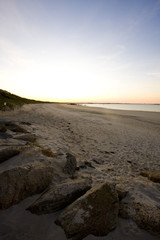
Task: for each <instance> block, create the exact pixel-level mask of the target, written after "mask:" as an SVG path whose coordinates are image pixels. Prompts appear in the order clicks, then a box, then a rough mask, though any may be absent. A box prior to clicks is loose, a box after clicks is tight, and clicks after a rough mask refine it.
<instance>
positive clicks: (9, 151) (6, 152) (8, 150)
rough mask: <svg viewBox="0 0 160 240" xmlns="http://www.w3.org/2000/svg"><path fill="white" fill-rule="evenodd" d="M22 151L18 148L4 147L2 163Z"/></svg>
mask: <svg viewBox="0 0 160 240" xmlns="http://www.w3.org/2000/svg"><path fill="white" fill-rule="evenodd" d="M19 153H20V150H18V149H16V148H4V149H1V150H0V163H2V162H4V161H6V160H8V159H10V158H11V157H14V156H16V155H17V154H19Z"/></svg>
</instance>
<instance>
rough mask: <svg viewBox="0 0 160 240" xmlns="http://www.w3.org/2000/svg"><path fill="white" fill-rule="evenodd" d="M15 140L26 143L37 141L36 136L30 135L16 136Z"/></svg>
mask: <svg viewBox="0 0 160 240" xmlns="http://www.w3.org/2000/svg"><path fill="white" fill-rule="evenodd" d="M15 139H18V140H23V141H26V142H34V141H35V140H36V136H35V135H34V134H30V133H28V134H23V135H19V136H16V137H15Z"/></svg>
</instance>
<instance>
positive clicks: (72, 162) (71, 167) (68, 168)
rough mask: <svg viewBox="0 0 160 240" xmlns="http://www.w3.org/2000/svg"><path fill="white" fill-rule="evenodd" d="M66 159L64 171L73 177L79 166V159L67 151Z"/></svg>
mask: <svg viewBox="0 0 160 240" xmlns="http://www.w3.org/2000/svg"><path fill="white" fill-rule="evenodd" d="M66 159H67V161H66V164H65V166H64V172H65V173H67V174H69V175H70V176H71V177H72V178H73V176H74V173H75V171H76V167H77V160H76V158H75V156H73V155H72V154H71V153H66Z"/></svg>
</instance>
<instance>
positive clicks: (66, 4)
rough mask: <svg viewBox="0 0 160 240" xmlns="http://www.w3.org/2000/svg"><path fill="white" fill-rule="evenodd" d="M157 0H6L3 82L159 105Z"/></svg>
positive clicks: (54, 96)
mask: <svg viewBox="0 0 160 240" xmlns="http://www.w3.org/2000/svg"><path fill="white" fill-rule="evenodd" d="M159 43H160V0H134V1H129V0H128V1H127V0H57V1H55V0H1V1H0V88H1V89H5V90H7V91H11V92H12V93H15V94H18V95H20V96H24V97H29V98H34V99H42V100H51V101H91V102H134V103H136V102H140V103H144V102H145V103H160V44H159Z"/></svg>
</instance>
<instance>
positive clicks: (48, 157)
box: [0, 106, 160, 240]
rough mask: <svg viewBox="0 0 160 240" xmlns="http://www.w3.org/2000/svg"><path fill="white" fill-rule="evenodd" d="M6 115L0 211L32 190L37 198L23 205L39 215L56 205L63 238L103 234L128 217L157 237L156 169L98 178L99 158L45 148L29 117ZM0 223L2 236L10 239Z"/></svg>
mask: <svg viewBox="0 0 160 240" xmlns="http://www.w3.org/2000/svg"><path fill="white" fill-rule="evenodd" d="M74 107H75V106H74ZM5 117H6V116H5V115H4V117H3V119H0V140H1V143H0V209H1V211H2V212H3V213H4V212H5V211H7V209H10V208H12V207H14V205H16V204H18V203H20V202H21V201H23V200H24V199H26V198H28V197H31V196H34V195H35V196H37V198H36V199H34V201H33V202H32V203H31V204H30V205H29V206H27V207H26V208H25V209H24V211H26V210H27V211H29V212H31V213H30V214H36V215H38V216H39V215H44V214H52V213H54V212H56V213H57V211H60V213H59V214H58V215H57V217H56V219H55V223H56V224H58V225H59V226H61V227H62V228H63V229H64V232H65V234H66V238H72V239H77V240H80V239H85V238H86V237H87V236H88V235H90V234H93V235H94V236H106V238H105V239H106V240H107V234H108V233H110V232H111V231H113V230H114V229H115V228H116V227H117V223H118V221H119V218H124V219H130V220H132V221H133V222H135V223H136V224H137V226H138V227H140V228H142V229H144V230H146V231H148V232H149V233H151V234H153V235H155V236H156V237H154V236H153V239H158V238H159V237H160V170H159V169H154V170H153V169H147V170H146V169H141V170H140V171H139V174H137V176H134V177H131V178H128V177H127V178H125V176H124V177H121V178H117V179H112V178H111V179H110V180H108V179H101V180H100V181H99V180H97V181H96V180H95V178H94V171H95V172H96V170H97V169H96V165H94V164H98V165H99V164H100V162H99V161H98V160H96V159H95V161H93V162H91V161H89V160H86V159H83V158H82V156H79V155H78V154H77V152H76V153H74V152H68V151H65V150H64V151H63V152H62V151H55V150H53V149H51V148H46V147H44V146H43V145H41V143H40V141H39V136H37V135H36V134H35V133H34V134H33V133H32V132H31V131H30V129H31V127H32V124H33V123H32V121H30V122H29V121H15V120H12V121H9V120H5ZM6 119H7V118H6ZM111 152H112V153H111V154H114V151H111ZM108 153H109V151H107V154H108ZM37 194H38V195H37ZM2 225H3V224H2ZM17 227H18V226H17ZM1 229H2V226H0V236H1V237H2V238H1V239H2V240H3V239H11V238H9V237H8V238H7V233H6V232H5V231H4V229H3V230H1ZM2 232H3V234H2ZM151 236H152V235H151ZM15 239H23V238H16V237H15ZM24 239H25V238H24ZM31 239H32V238H31ZM46 239H49V238H46ZM86 239H87V238H86ZM98 239H99V238H98ZM148 239H149V238H148ZM150 239H152V237H150Z"/></svg>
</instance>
